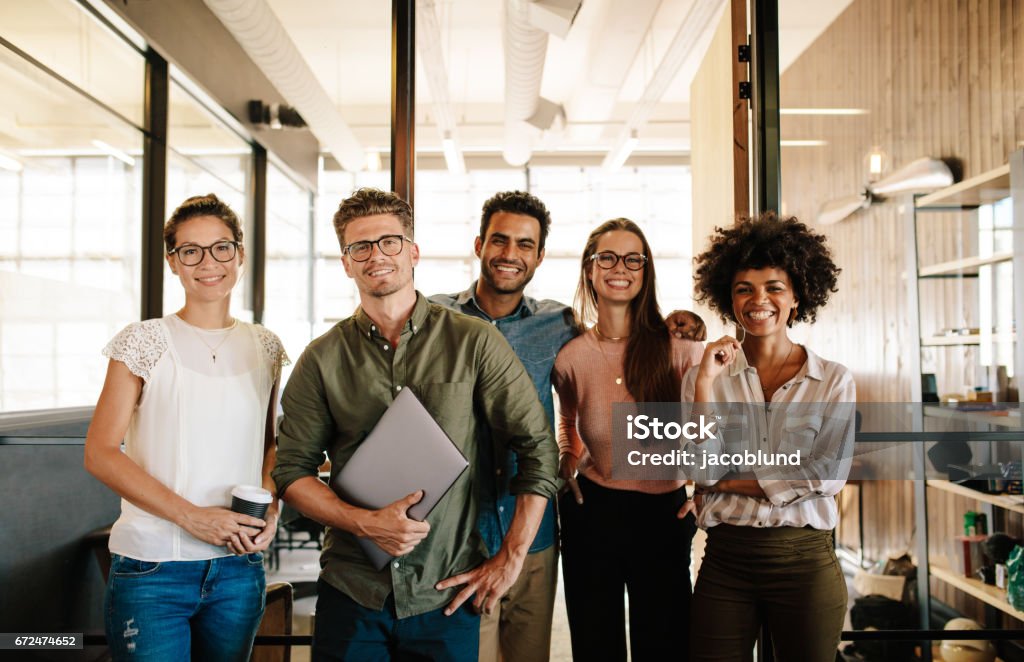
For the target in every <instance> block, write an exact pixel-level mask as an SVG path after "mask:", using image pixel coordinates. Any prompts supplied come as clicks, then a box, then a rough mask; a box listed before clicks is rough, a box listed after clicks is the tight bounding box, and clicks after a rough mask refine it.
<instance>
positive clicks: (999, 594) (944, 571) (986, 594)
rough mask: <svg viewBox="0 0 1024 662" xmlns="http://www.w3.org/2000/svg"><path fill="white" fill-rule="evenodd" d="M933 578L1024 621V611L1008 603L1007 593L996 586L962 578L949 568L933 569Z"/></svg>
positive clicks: (933, 567) (934, 567)
mask: <svg viewBox="0 0 1024 662" xmlns="http://www.w3.org/2000/svg"><path fill="white" fill-rule="evenodd" d="M931 576H932V577H934V578H936V579H938V580H940V581H943V582H945V583H947V584H949V585H950V586H952V587H954V588H957V589H960V590H961V591H963V592H964V593H967V594H968V595H972V596H974V597H975V598H978V599H979V600H981V601H982V602H985V603H986V604H990V605H992V606H993V607H995V608H996V609H998V610H999V611H1002V612H1005V613H1007V614H1009V615H1010V616H1013V617H1014V618H1016V619H1018V620H1021V621H1024V611H1018V610H1016V609H1014V608H1013V607H1011V606H1010V603H1009V602H1007V601H1006V591H1004V590H1003V589H1001V588H996V587H995V586H989V585H988V584H986V583H985V582H983V581H981V580H979V579H970V578H968V577H962V576H960V575H958V574H956V573H955V572H953V571H952V570H949V569H948V568H940V567H937V566H934V565H933V566H932V567H931Z"/></svg>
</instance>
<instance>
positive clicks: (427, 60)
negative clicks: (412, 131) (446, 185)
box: [416, 0, 466, 174]
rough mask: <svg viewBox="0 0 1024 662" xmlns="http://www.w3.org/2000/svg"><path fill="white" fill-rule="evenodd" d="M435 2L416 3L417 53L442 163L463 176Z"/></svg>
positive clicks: (431, 0)
mask: <svg viewBox="0 0 1024 662" xmlns="http://www.w3.org/2000/svg"><path fill="white" fill-rule="evenodd" d="M434 5H435V3H434V0H416V51H417V52H418V53H419V56H420V63H421V64H422V65H423V73H424V74H425V75H426V78H427V87H429V88H430V98H431V99H433V102H434V104H433V105H434V123H435V124H436V125H437V131H438V133H439V134H440V136H441V144H442V147H443V148H444V154H445V161H446V162H447V164H448V170H450V171H451V172H452V173H453V174H463V173H464V172H466V161H465V159H464V158H463V155H462V146H461V145H460V144H459V133H458V127H457V126H456V122H455V113H454V111H453V110H452V104H451V98H450V94H449V90H448V69H447V67H446V66H445V63H444V52H443V51H442V50H441V27H440V25H439V24H438V22H437V10H436V8H435V6H434Z"/></svg>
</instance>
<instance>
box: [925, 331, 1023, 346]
mask: <svg viewBox="0 0 1024 662" xmlns="http://www.w3.org/2000/svg"><path fill="white" fill-rule="evenodd" d="M982 338H986V339H988V340H989V341H991V342H1016V341H1017V334H1015V333H992V334H989V335H982V334H980V333H972V334H969V335H962V336H932V337H930V338H921V346H922V347H943V346H954V345H980V344H981V341H982Z"/></svg>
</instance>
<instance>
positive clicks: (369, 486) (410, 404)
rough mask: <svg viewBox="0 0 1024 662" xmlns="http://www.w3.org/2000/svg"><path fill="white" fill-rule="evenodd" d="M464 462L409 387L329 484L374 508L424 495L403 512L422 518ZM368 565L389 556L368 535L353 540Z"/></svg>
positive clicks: (356, 503)
mask: <svg viewBox="0 0 1024 662" xmlns="http://www.w3.org/2000/svg"><path fill="white" fill-rule="evenodd" d="M467 466H469V462H467V461H466V458H465V457H464V456H463V455H462V453H461V452H460V451H459V449H458V448H457V447H456V446H455V444H454V443H453V442H452V440H451V439H449V438H448V435H447V434H445V431H444V430H442V429H441V426H440V425H438V424H437V421H435V420H434V417H433V416H431V415H430V412H428V411H427V410H426V408H425V407H424V406H423V404H422V403H420V401H419V399H418V398H417V397H416V396H415V395H414V394H413V392H412V389H410V388H404V389H402V390H401V391H400V392H399V394H398V396H397V397H396V398H395V400H394V402H392V403H391V405H390V406H389V407H388V409H387V411H385V412H384V415H383V416H381V417H380V420H379V421H377V425H375V426H374V428H373V430H372V431H371V432H370V434H369V435H367V436H366V439H364V440H363V443H362V444H360V445H359V448H357V449H356V452H355V453H353V454H352V457H351V458H350V459H349V461H348V462H347V463H346V464H345V466H344V467H342V469H341V471H339V472H338V474H337V475H336V476H335V477H334V480H333V481H332V482H331V487H333V488H334V491H335V492H337V493H338V496H340V497H341V498H342V499H344V500H345V501H347V502H348V503H351V504H352V505H354V506H359V507H360V508H369V509H373V510H377V509H380V508H383V507H384V506H387V505H388V504H391V503H394V502H395V501H398V500H399V499H401V498H402V497H405V496H407V495H409V494H411V493H413V492H415V491H416V490H423V498H422V499H421V500H420V502H419V503H417V504H415V505H413V506H412V507H411V508H409V510H408V516H409V517H410V518H412V519H416V520H420V521H423V520H425V519H426V518H427V515H429V514H430V511H431V510H433V509H434V506H436V505H437V503H438V502H439V501H440V500H441V498H442V497H443V496H444V495H445V493H446V492H448V490H449V489H451V486H452V485H453V484H454V483H455V481H456V480H458V478H459V476H461V475H462V472H463V471H465V470H466V467H467ZM356 540H358V541H359V545H360V546H361V547H362V548H363V551H364V552H365V553H366V556H367V557H368V558H369V559H370V563H372V564H373V566H374V567H375V568H377V569H378V570H380V569H381V568H383V567H384V566H385V565H387V563H388V561H390V560H391V556H390V555H388V554H387V553H386V552H384V550H382V549H381V548H380V547H378V546H377V545H376V544H375V543H373V542H371V541H370V540H369V539H368V538H356Z"/></svg>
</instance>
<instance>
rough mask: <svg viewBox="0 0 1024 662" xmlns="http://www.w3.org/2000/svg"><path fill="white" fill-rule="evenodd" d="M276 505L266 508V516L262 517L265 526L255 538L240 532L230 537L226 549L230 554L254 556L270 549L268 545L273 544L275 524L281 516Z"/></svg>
mask: <svg viewBox="0 0 1024 662" xmlns="http://www.w3.org/2000/svg"><path fill="white" fill-rule="evenodd" d="M277 503H280V502H277ZM277 503H274V504H272V505H271V506H270V507H269V508H267V514H266V515H265V516H264V519H265V520H266V521H267V525H266V526H265V527H263V530H262V531H260V532H259V533H257V534H256V537H255V538H253V537H251V536H249V535H248V534H246V533H245V532H242V531H239V532H238V533H237V534H235V535H234V536H232V538H231V542H229V543H228V549H229V550H231V553H232V554H239V555H241V554H255V553H256V552H262V551H263V550H265V549H266V548H268V547H270V543H271V542H273V540H274V536H275V535H276V534H277V522H278V520H279V519H280V514H281V513H280V509H279V508H278V506H277Z"/></svg>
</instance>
